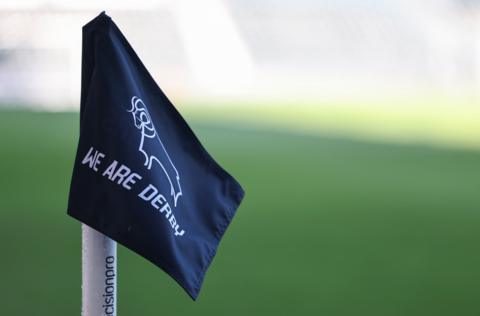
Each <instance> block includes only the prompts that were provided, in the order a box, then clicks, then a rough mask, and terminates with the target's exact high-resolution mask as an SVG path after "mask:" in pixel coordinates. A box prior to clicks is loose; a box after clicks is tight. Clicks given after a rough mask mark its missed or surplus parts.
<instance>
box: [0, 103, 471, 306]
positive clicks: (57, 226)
mask: <svg viewBox="0 0 480 316" xmlns="http://www.w3.org/2000/svg"><path fill="white" fill-rule="evenodd" d="M189 121H190V122H191V123H192V127H193V129H194V131H195V132H196V133H197V135H198V136H199V138H200V140H201V141H202V143H203V144H204V145H205V146H206V148H207V149H208V151H209V152H210V153H211V154H212V155H213V156H214V157H215V159H217V160H218V162H219V163H220V164H221V165H223V166H224V167H225V168H226V169H227V170H228V171H229V172H231V173H232V174H233V175H234V176H235V177H236V178H237V179H238V180H239V181H240V183H242V185H243V186H244V188H245V190H246V192H247V194H246V199H245V201H244V203H243V204H242V206H241V207H240V209H239V211H238V213H237V216H236V217H235V219H234V220H233V222H232V225H231V226H230V229H229V230H228V231H227V233H226V235H225V239H224V240H223V241H222V243H221V246H220V249H219V252H218V255H217V257H216V259H215V260H214V262H213V265H212V267H211V269H210V271H209V273H208V274H207V277H206V281H205V285H204V289H203V292H202V293H201V295H200V298H199V301H198V302H197V303H193V302H191V301H190V299H189V298H188V297H187V296H186V295H185V294H184V293H183V292H182V290H181V289H180V288H179V287H178V286H177V285H176V284H175V282H173V281H172V280H170V279H169V278H168V276H166V274H165V273H163V272H161V271H160V270H159V269H158V268H156V267H154V266H153V265H152V264H150V263H148V262H147V261H146V260H144V259H142V258H141V257H139V256H137V255H136V254H133V253H132V252H130V251H128V250H126V249H125V248H123V247H119V264H118V272H119V282H118V286H119V288H118V294H119V301H118V307H119V315H158V314H161V315H242V316H243V315H263V316H264V315H336V316H337V315H348V316H351V315H369V316H372V315H379V316H387V315H388V316H390V315H410V316H413V315H419V316H420V315H421V316H425V315H436V316H441V315H448V316H451V315H462V316H465V315H478V314H479V311H480V307H479V304H478V297H479V286H478V285H479V284H480V269H479V266H480V251H479V249H478V244H479V242H480V229H479V225H480V194H479V188H480V152H478V151H475V150H472V149H471V150H461V149H456V150H453V149H452V150H447V149H441V148H434V147H429V146H422V145H408V144H403V145H400V144H397V145H395V144H389V143H387V142H383V143H382V142H367V141H360V140H349V139H347V138H335V137H332V136H328V137H327V136H325V134H322V133H321V131H320V132H319V134H318V135H311V136H300V135H295V134H293V133H289V132H285V131H281V130H279V129H278V128H277V131H275V132H273V131H269V130H268V129H265V128H255V127H252V126H250V127H248V128H246V127H245V126H242V125H240V124H236V125H235V124H230V123H228V124H227V123H221V122H224V121H223V120H222V119H221V117H220V116H219V117H218V120H217V121H216V122H208V123H205V122H204V121H202V118H201V117H200V118H197V116H195V115H194V114H192V115H191V117H190V118H189ZM227 126H228V127H227ZM77 133H78V114H69V113H56V114H53V113H30V112H16V111H2V112H0V144H1V146H0V157H1V164H0V197H1V198H0V210H1V212H0V223H1V224H2V227H1V229H0V249H1V253H2V256H1V260H0V273H1V279H0V280H1V281H0V300H1V304H0V314H1V315H28V314H29V315H62V314H63V315H67V314H70V315H75V314H79V311H80V281H81V278H80V275H81V271H80V268H81V264H80V263H81V262H80V224H79V223H77V222H76V221H74V220H72V219H71V218H69V217H67V215H66V203H67V195H68V189H69V182H70V176H71V170H72V164H73V159H74V155H75V149H76V145H77ZM322 135H323V136H322Z"/></svg>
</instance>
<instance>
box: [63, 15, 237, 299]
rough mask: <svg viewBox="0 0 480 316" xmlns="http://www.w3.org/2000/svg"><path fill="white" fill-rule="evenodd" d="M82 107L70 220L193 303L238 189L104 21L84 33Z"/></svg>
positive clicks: (104, 17)
mask: <svg viewBox="0 0 480 316" xmlns="http://www.w3.org/2000/svg"><path fill="white" fill-rule="evenodd" d="M80 103H81V104H80V137H79V143H78V149H77V155H76V159H75V164H74V168H73V175H72V181H71V187H70V195H69V201H68V214H69V215H70V216H72V217H74V218H76V219H78V220H79V221H80V222H82V223H84V224H86V225H88V226H90V227H92V228H94V229H95V230H97V231H99V232H101V233H103V234H105V235H106V236H108V237H110V238H111V239H113V240H115V241H117V242H118V243H120V244H122V245H124V246H125V247H127V248H129V249H131V250H132V251H134V252H136V253H138V254H140V255H141V256H143V257H145V258H146V259H148V260H149V261H151V262H152V263H154V264H155V265H157V266H158V267H160V268H161V269H163V270H164V271H165V272H166V273H168V274H169V275H170V276H171V277H172V278H173V279H175V280H176V281H177V282H178V283H179V284H180V285H181V286H182V287H183V288H184V289H185V291H186V292H187V293H188V294H189V295H190V296H191V297H192V298H193V299H196V298H197V296H198V294H199V291H200V288H201V285H202V282H203V279H204V276H205V272H206V270H207V268H208V267H209V265H210V263H211V261H212V259H213V257H214V255H215V253H216V251H217V247H218V244H219V242H220V239H221V238H222V236H223V234H224V232H225V230H226V228H227V226H228V225H229V223H230V222H231V220H232V218H233V216H234V214H235V212H236V210H237V208H238V206H239V204H240V202H241V200H242V199H243V195H244V191H243V189H242V188H241V186H240V185H239V183H238V182H237V181H236V180H235V179H234V178H233V177H232V176H230V175H229V174H228V173H227V172H226V171H225V170H224V169H222V168H221V167H220V166H219V165H218V164H217V163H216V162H215V161H214V160H213V158H212V157H211V156H210V155H209V154H208V152H207V151H206V150H205V149H204V148H203V146H202V145H201V144H200V142H199V141H198V139H197V138H196V137H195V135H194V133H193V132H192V130H191V129H190V127H189V126H188V125H187V123H186V122H185V121H184V119H183V118H182V117H181V116H180V114H179V113H178V112H177V110H176V109H175V107H174V106H173V105H172V103H171V102H170V101H169V100H168V98H167V97H166V96H165V94H164V93H163V92H162V90H161V89H160V88H159V87H158V85H157V84H156V83H155V81H154V79H153V78H152V76H151V75H150V74H149V73H148V71H147V69H146V68H145V66H144V65H143V64H142V62H141V60H140V59H139V57H138V56H137V55H136V53H135V52H134V50H133V48H132V47H131V46H130V44H129V43H128V42H127V40H126V39H125V37H124V36H123V35H122V33H121V32H120V30H119V29H118V27H117V26H116V25H115V23H114V22H113V21H112V19H111V18H110V17H109V16H107V15H106V14H105V13H104V12H102V13H101V14H100V15H99V16H98V17H96V18H95V19H93V20H92V21H90V22H89V23H88V24H86V25H85V26H84V27H83V49H82V91H81V101H80Z"/></svg>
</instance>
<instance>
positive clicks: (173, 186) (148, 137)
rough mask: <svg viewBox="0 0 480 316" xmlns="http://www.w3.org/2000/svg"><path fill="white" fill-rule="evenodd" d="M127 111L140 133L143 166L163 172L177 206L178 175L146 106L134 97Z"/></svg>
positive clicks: (178, 192) (178, 193)
mask: <svg viewBox="0 0 480 316" xmlns="http://www.w3.org/2000/svg"><path fill="white" fill-rule="evenodd" d="M127 111H128V112H130V113H132V117H133V122H134V124H135V127H136V128H137V129H139V130H140V132H141V137H140V144H139V146H138V151H139V152H141V153H142V154H143V156H144V158H145V162H144V166H146V167H147V169H148V170H151V169H152V167H153V166H154V165H158V166H159V167H160V168H161V169H162V170H163V172H164V173H165V176H166V177H167V179H168V182H169V183H170V194H171V195H172V197H173V200H174V205H175V206H177V200H178V198H179V197H180V196H181V195H182V188H181V186H180V175H179V174H178V171H177V168H175V165H174V164H173V162H172V159H171V158H170V155H169V154H168V152H167V150H166V148H165V146H164V145H163V142H162V140H161V139H160V137H159V135H158V133H157V130H156V129H155V126H154V125H153V121H152V118H151V116H150V114H149V113H148V109H147V106H146V105H145V103H144V102H143V101H142V99H140V98H139V97H137V96H134V97H132V100H131V108H130V109H129V110H127Z"/></svg>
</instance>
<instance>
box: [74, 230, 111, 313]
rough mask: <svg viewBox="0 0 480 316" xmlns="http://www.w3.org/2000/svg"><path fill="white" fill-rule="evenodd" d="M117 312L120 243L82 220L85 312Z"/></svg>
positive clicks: (83, 298) (83, 304)
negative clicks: (118, 251)
mask: <svg viewBox="0 0 480 316" xmlns="http://www.w3.org/2000/svg"><path fill="white" fill-rule="evenodd" d="M116 314H117V243H116V242H115V241H113V240H111V239H110V238H108V237H107V236H105V235H103V234H101V233H99V232H98V231H96V230H94V229H92V228H90V227H89V226H87V225H85V224H82V316H99V315H102V316H103V315H107V316H115V315H116Z"/></svg>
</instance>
